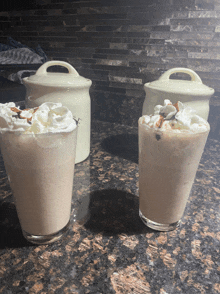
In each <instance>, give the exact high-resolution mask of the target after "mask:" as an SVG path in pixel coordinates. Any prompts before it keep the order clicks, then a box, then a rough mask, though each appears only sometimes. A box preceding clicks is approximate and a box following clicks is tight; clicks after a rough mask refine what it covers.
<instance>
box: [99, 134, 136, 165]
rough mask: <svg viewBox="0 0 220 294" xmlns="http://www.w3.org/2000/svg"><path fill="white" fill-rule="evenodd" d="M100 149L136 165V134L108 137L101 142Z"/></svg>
mask: <svg viewBox="0 0 220 294" xmlns="http://www.w3.org/2000/svg"><path fill="white" fill-rule="evenodd" d="M101 147H102V148H103V149H104V150H105V151H107V152H109V153H111V154H113V155H115V156H120V157H122V158H124V159H127V160H130V161H132V162H134V163H138V134H127V133H124V134H120V135H115V136H109V137H107V138H106V139H104V140H103V141H102V143H101Z"/></svg>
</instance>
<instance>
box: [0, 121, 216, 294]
mask: <svg viewBox="0 0 220 294" xmlns="http://www.w3.org/2000/svg"><path fill="white" fill-rule="evenodd" d="M137 162H138V146H137V128H132V127H126V126H123V125H116V124H112V123H107V122H99V121H93V124H92V145H91V155H90V157H89V158H88V159H87V160H86V161H84V162H83V163H80V164H78V165H77V166H76V170H75V181H74V182H75V187H74V191H73V205H72V208H73V210H72V217H71V219H72V224H71V227H70V230H69V231H68V232H67V233H66V235H65V236H64V238H63V239H62V240H60V241H58V242H57V243H54V244H51V245H42V246H35V245H32V244H30V243H28V242H27V241H25V239H24V238H23V237H22V234H21V229H20V225H19V222H18V218H17V215H16V210H15V207H14V204H13V200H12V195H11V191H10V188H9V184H8V181H7V178H6V175H5V171H4V166H3V162H2V160H0V187H1V189H0V293H4V294H13V293H22V294H23V293H31V294H32V293H39V294H40V293H41V294H43V293H45V294H48V293H49V294H50V293H73V294H85V293H93V294H99V293H102V294H113V293H116V294H121V293H129V294H132V293H135V294H137V293H138V294H142V293H143V294H146V293H149V294H150V293H151V294H166V293H167V294H171V293H172V294H178V293H184V294H194V293H220V257H219V256H220V252H219V250H220V217H219V210H220V205H219V203H220V184H219V177H220V142H219V141H218V140H216V139H212V138H211V137H209V139H208V141H207V145H206V148H205V151H204V154H203V157H202V160H201V163H200V165H199V169H198V172H197V176H196V180H195V183H194V186H193V189H192V192H191V196H190V199H189V201H188V204H187V208H186V210H185V214H184V217H183V219H182V223H181V225H180V227H179V228H178V229H176V230H175V231H172V232H156V231H153V230H151V229H148V228H147V227H145V226H144V225H143V224H142V222H141V221H140V219H139V216H138V164H137ZM74 219H76V222H73V220H74Z"/></svg>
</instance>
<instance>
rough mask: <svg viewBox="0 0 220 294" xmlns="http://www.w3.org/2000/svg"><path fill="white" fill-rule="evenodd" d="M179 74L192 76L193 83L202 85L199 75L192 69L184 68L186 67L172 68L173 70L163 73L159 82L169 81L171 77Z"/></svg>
mask: <svg viewBox="0 0 220 294" xmlns="http://www.w3.org/2000/svg"><path fill="white" fill-rule="evenodd" d="M177 72H182V73H186V74H188V75H190V77H191V81H193V82H196V83H200V84H202V80H201V78H200V77H199V76H198V75H197V73H195V72H194V71H193V70H192V69H189V68H184V67H176V68H171V69H169V70H167V71H166V72H165V73H163V74H162V75H161V76H160V78H159V80H160V81H162V80H163V81H164V80H169V78H170V76H171V75H172V74H174V73H177Z"/></svg>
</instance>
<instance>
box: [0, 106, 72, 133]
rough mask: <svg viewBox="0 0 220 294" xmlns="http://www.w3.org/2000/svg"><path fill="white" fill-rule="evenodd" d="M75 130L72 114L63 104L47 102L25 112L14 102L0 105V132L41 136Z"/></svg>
mask: <svg viewBox="0 0 220 294" xmlns="http://www.w3.org/2000/svg"><path fill="white" fill-rule="evenodd" d="M75 128H76V121H75V120H74V119H73V115H72V112H71V111H70V110H69V109H68V108H67V107H65V106H62V104H61V103H52V102H45V103H43V104H41V105H40V106H39V107H35V108H30V109H24V110H21V109H20V108H19V107H16V106H15V103H14V102H9V103H5V104H2V103H0V132H5V131H17V132H22V133H26V134H40V133H49V132H52V133H57V132H70V131H72V130H73V129H75Z"/></svg>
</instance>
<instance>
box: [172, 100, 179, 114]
mask: <svg viewBox="0 0 220 294" xmlns="http://www.w3.org/2000/svg"><path fill="white" fill-rule="evenodd" d="M173 106H174V107H175V108H176V110H177V112H178V111H180V109H179V105H178V102H176V103H174V104H173Z"/></svg>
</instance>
